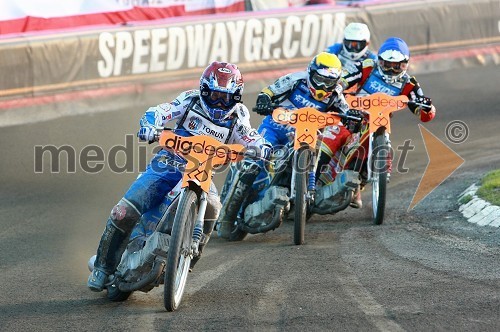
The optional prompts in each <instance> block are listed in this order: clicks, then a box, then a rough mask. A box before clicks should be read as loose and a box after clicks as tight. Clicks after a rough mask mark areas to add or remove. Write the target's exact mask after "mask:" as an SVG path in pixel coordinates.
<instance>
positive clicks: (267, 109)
mask: <svg viewBox="0 0 500 332" xmlns="http://www.w3.org/2000/svg"><path fill="white" fill-rule="evenodd" d="M305 74H306V72H296V73H291V74H287V75H285V76H282V77H280V78H278V79H277V80H276V81H275V82H274V83H273V84H271V85H269V86H268V87H265V88H264V89H262V91H261V92H260V93H259V95H258V96H257V100H256V102H255V107H254V108H253V111H254V112H256V113H257V114H260V115H269V114H271V113H272V111H273V104H279V103H280V102H281V101H283V100H284V99H285V98H286V97H287V96H288V94H289V93H290V91H291V90H292V89H293V88H294V87H295V84H296V83H297V82H298V80H300V79H302V78H305Z"/></svg>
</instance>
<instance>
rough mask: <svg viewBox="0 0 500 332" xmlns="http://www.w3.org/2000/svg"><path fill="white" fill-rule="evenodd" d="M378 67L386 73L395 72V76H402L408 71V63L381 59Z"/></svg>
mask: <svg viewBox="0 0 500 332" xmlns="http://www.w3.org/2000/svg"><path fill="white" fill-rule="evenodd" d="M378 65H379V66H380V69H382V71H383V72H384V73H390V72H393V73H394V74H401V73H402V72H403V71H405V70H407V69H408V61H403V62H391V61H386V60H383V59H380V58H379V59H378Z"/></svg>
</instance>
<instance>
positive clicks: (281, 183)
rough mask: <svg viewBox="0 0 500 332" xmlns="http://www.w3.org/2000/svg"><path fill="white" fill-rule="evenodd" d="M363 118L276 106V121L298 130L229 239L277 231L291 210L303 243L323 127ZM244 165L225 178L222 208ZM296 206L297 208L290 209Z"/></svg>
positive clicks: (299, 241) (296, 238)
mask: <svg viewBox="0 0 500 332" xmlns="http://www.w3.org/2000/svg"><path fill="white" fill-rule="evenodd" d="M349 119H350V120H356V121H359V120H361V119H359V118H356V117H351V116H348V115H341V114H336V113H323V112H320V111H318V110H316V109H315V108H311V107H305V108H300V109H295V110H288V109H284V108H276V109H275V110H274V112H273V120H274V121H275V122H277V123H280V124H286V125H289V126H291V127H293V128H294V129H295V132H294V134H292V135H291V136H293V138H292V137H291V138H292V139H291V140H290V142H289V143H288V144H286V145H285V146H284V147H282V148H281V149H278V150H276V151H274V153H273V157H272V159H271V162H270V163H271V164H272V166H273V170H272V173H273V175H272V178H271V180H270V183H269V185H268V186H267V188H266V189H265V190H264V193H260V196H261V197H260V198H259V199H258V200H257V201H255V202H253V203H252V204H250V205H248V206H247V207H246V208H245V209H244V213H243V217H239V218H238V219H237V220H236V221H235V223H234V224H233V225H232V231H231V235H230V237H229V240H232V241H238V240H242V239H243V238H244V237H245V236H246V234H247V233H251V234H256V233H264V232H267V231H269V230H274V229H276V228H277V227H279V226H280V225H281V222H282V221H283V219H284V218H285V217H286V215H287V214H288V213H290V211H291V210H293V215H294V236H293V242H294V243H295V244H297V245H300V244H303V243H304V230H305V224H306V219H307V218H308V217H309V216H310V214H311V212H312V207H313V206H314V196H315V191H316V166H317V157H318V151H319V147H320V143H321V130H322V129H323V128H325V127H327V126H334V125H337V124H339V123H340V122H341V121H342V120H349ZM242 171H245V169H244V166H241V167H240V170H239V171H236V172H234V173H233V174H235V175H234V176H231V177H229V179H228V180H226V184H225V187H229V189H227V188H224V189H223V196H224V197H225V199H224V200H223V201H224V203H223V209H222V210H223V211H224V210H225V208H227V205H226V203H227V202H228V201H229V200H230V199H231V196H232V192H233V191H234V188H236V185H237V183H238V177H239V175H240V174H241V172H242ZM290 206H294V209H290Z"/></svg>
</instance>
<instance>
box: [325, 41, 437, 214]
mask: <svg viewBox="0 0 500 332" xmlns="http://www.w3.org/2000/svg"><path fill="white" fill-rule="evenodd" d="M409 60H410V50H409V48H408V45H407V44H406V42H405V41H404V40H402V39H401V38H397V37H390V38H388V39H387V40H386V41H384V43H382V45H381V46H380V48H379V50H378V59H377V61H373V60H372V59H367V60H365V61H363V62H362V63H359V64H358V65H357V70H356V71H355V72H352V73H347V74H346V75H345V76H344V77H343V78H342V81H341V82H342V84H343V85H344V88H345V89H347V88H350V87H352V86H354V85H356V84H357V86H358V87H359V88H358V90H357V92H356V94H357V95H361V96H363V95H370V94H373V93H376V92H383V93H386V94H388V95H391V96H398V95H405V96H407V97H408V99H409V100H410V101H413V102H415V103H417V104H414V103H409V104H408V108H409V109H410V111H411V112H413V113H414V114H415V115H416V116H418V117H419V118H420V121H422V122H428V121H431V120H432V119H433V118H434V116H435V113H436V108H435V107H434V105H432V101H431V99H430V98H428V97H425V96H424V93H423V91H422V89H421V88H420V85H419V84H418V82H417V80H416V79H415V77H413V76H410V75H409V74H408V73H407V72H406V71H407V69H408V63H409ZM328 129H330V128H328ZM339 129H340V131H337V132H335V133H331V132H327V130H325V133H324V138H323V142H322V147H321V150H322V154H321V156H320V160H319V163H318V169H322V166H323V165H325V164H328V163H329V162H330V160H331V158H332V157H333V156H334V155H335V153H336V152H337V151H338V150H339V149H340V148H341V147H342V146H343V145H344V144H346V143H347V142H348V140H349V139H354V138H353V137H352V135H351V132H350V131H349V130H348V129H347V128H346V127H342V126H340V127H339ZM391 162H392V160H390V161H389V165H391ZM389 172H390V166H389ZM361 174H363V173H361ZM361 180H362V184H361V187H360V188H358V190H356V192H355V195H354V197H353V201H352V203H351V206H352V207H354V208H361V207H362V201H361V192H360V190H361V189H363V186H364V182H363V178H362V179H361Z"/></svg>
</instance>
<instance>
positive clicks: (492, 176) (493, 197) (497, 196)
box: [476, 169, 500, 206]
mask: <svg viewBox="0 0 500 332" xmlns="http://www.w3.org/2000/svg"><path fill="white" fill-rule="evenodd" d="M476 195H478V196H479V197H481V198H482V199H484V200H485V201H488V202H490V203H491V204H494V205H498V206H500V169H498V170H496V171H491V172H489V173H488V174H486V176H485V177H484V178H483V179H482V180H481V186H480V187H479V189H478V190H477V193H476Z"/></svg>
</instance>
